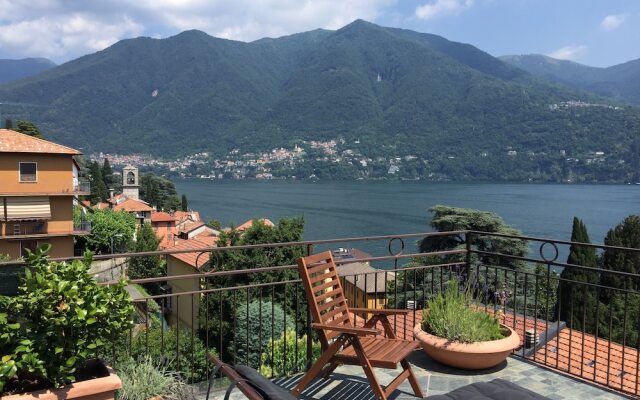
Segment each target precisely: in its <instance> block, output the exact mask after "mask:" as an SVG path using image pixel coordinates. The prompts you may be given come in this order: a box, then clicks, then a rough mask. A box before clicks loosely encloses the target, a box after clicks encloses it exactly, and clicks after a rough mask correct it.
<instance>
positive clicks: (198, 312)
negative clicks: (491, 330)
mask: <svg viewBox="0 0 640 400" xmlns="http://www.w3.org/2000/svg"><path fill="white" fill-rule="evenodd" d="M425 238H426V240H425V241H423V242H422V246H417V245H415V243H414V242H416V241H422V240H423V239H425ZM443 238H446V239H447V240H441V239H443ZM363 242H373V243H375V244H379V246H376V247H377V248H379V251H378V252H377V253H375V254H373V255H371V256H370V257H366V258H357V259H353V258H351V259H337V262H338V264H339V265H342V267H341V276H342V279H343V285H344V288H345V290H346V291H347V297H348V299H349V303H350V305H352V306H360V307H362V306H364V307H366V306H377V307H387V308H408V309H412V310H413V312H412V313H409V315H407V316H402V317H393V318H392V320H391V323H392V325H393V327H394V329H395V330H396V334H397V335H398V336H399V337H403V338H407V339H412V338H413V327H414V326H415V325H416V324H418V323H420V321H421V316H422V309H424V307H425V306H426V304H427V302H428V300H429V299H430V298H431V297H432V296H433V295H434V294H437V293H439V292H440V291H442V290H443V289H444V288H445V285H447V283H448V282H450V281H456V282H457V283H458V286H459V287H460V288H466V289H469V290H471V292H472V293H473V299H474V302H473V304H472V306H473V307H477V308H480V309H483V310H485V311H486V312H488V313H491V314H495V315H497V316H498V318H500V319H501V321H502V323H504V324H506V325H508V326H510V327H512V328H513V329H514V330H516V331H517V332H518V333H519V334H520V336H521V339H522V346H521V347H520V348H519V349H517V350H516V351H515V352H514V356H515V357H521V358H526V359H528V360H530V361H533V362H535V363H538V364H539V365H540V366H541V367H544V368H550V369H554V370H558V371H561V372H563V373H566V374H570V375H572V376H575V377H578V378H580V379H583V380H585V381H591V382H594V383H597V384H599V385H603V386H606V387H608V388H611V389H613V390H617V391H620V392H623V393H625V394H628V395H633V396H637V395H640V390H639V388H638V383H639V382H640V380H639V379H638V378H639V373H640V371H639V368H638V362H639V361H640V359H639V357H640V356H639V355H640V352H639V351H638V350H639V349H640V289H639V285H640V276H639V275H637V274H634V273H631V272H625V271H616V270H615V269H610V270H609V269H602V268H600V267H601V266H600V265H590V266H587V265H571V264H567V263H566V262H563V261H562V260H559V254H568V253H569V251H568V250H569V248H570V247H571V246H574V248H577V247H582V248H591V249H594V250H595V251H596V252H597V253H598V255H599V256H601V258H603V259H604V258H606V257H609V256H612V255H614V254H615V255H616V257H618V258H616V259H618V260H622V261H620V262H623V261H624V260H625V259H626V258H629V257H631V258H632V259H633V260H635V259H640V250H639V249H629V248H621V247H612V246H602V245H591V244H581V243H572V242H568V241H560V240H550V239H542V238H536V237H525V236H513V235H500V234H492V233H484V232H474V231H456V232H441V233H416V234H407V235H390V236H377V237H357V238H344V239H331V240H320V241H303V242H291V243H277V244H265V245H250V246H236V247H211V248H200V249H188V250H180V251H175V250H174V251H172V250H165V251H160V252H148V253H135V254H134V253H127V254H114V255H108V256H96V257H95V258H96V259H109V258H113V257H126V258H128V259H129V260H130V263H135V260H136V259H140V258H143V257H154V258H157V259H159V260H160V261H161V262H163V263H165V264H166V265H167V266H168V271H169V272H171V273H172V274H170V275H167V276H162V277H158V278H147V279H137V280H133V281H131V283H133V284H136V285H139V293H138V295H137V296H135V298H134V302H135V304H136V310H137V315H136V318H137V322H138V326H137V327H136V328H135V329H133V330H132V331H131V332H130V334H129V335H127V337H126V338H123V343H121V344H118V345H117V346H114V349H113V352H112V354H110V357H111V358H112V361H113V362H114V363H116V365H117V362H118V360H119V359H120V358H121V357H125V356H128V355H133V356H141V355H150V356H151V357H153V358H158V360H162V361H163V362H164V363H165V364H166V365H169V367H170V368H171V369H174V370H176V371H178V372H180V373H181V374H182V375H183V376H184V377H185V378H186V379H188V380H190V381H194V382H195V381H199V380H203V379H204V378H205V377H206V376H207V373H208V372H209V368H210V366H209V365H208V363H207V361H206V357H205V353H206V352H207V351H212V352H215V353H216V354H217V355H219V356H220V357H221V358H222V359H223V360H226V361H230V362H234V363H235V362H241V363H243V364H249V365H251V366H253V367H255V368H259V369H261V370H262V372H263V373H264V374H266V375H268V376H278V375H290V374H294V373H297V372H300V371H302V370H304V369H305V368H306V367H308V366H309V365H310V363H311V361H312V359H313V357H314V355H317V352H318V349H317V344H316V342H315V341H314V336H313V332H312V331H311V327H310V317H309V314H308V309H307V306H306V296H305V293H304V290H303V287H302V285H301V283H300V280H299V277H298V275H297V270H296V266H295V265H294V260H295V257H297V256H303V255H308V254H312V253H314V252H318V251H321V250H322V249H334V248H337V247H338V246H339V247H358V244H359V243H363ZM426 242H431V247H429V246H426V245H425V243H426ZM445 242H446V243H448V245H449V246H450V245H451V243H454V244H455V248H450V247H446V246H442V245H441V244H442V243H445ZM438 243H440V245H438ZM438 246H440V247H438ZM369 247H371V246H369ZM420 248H422V249H423V250H429V249H431V250H433V251H422V252H421V251H420V250H419V249H420ZM513 248H517V249H520V250H522V249H525V250H524V251H511V250H510V249H513ZM531 248H535V249H537V254H534V255H532V254H529V253H531V252H530V251H526V249H531ZM434 249H435V250H434ZM184 253H192V255H193V256H194V257H191V258H190V260H191V261H190V262H191V265H189V263H187V262H185V261H184V260H183V259H182V258H180V257H176V255H179V254H184ZM625 257H626V258H625ZM614 258H615V257H614ZM193 260H195V262H194V261H193ZM627 261H628V260H627ZM363 262H365V263H370V265H371V266H373V267H374V269H370V270H367V271H366V272H359V273H355V272H352V271H350V270H349V264H353V263H363ZM624 262H626V261H624ZM129 267H131V264H130V265H129ZM186 267H189V268H191V271H192V273H184V272H181V273H179V274H178V273H177V272H176V271H184V270H185V268H186ZM1 268H2V265H1V264H0V269H1ZM563 269H565V270H566V271H573V272H574V273H572V274H571V273H567V272H565V273H564V274H563V273H561V271H562V270H563ZM123 272H124V273H126V269H125V270H123ZM578 272H580V273H578ZM105 284H109V282H106V283H105ZM363 318H366V315H358V316H356V323H361V321H362V320H363ZM525 338H527V339H528V340H525Z"/></svg>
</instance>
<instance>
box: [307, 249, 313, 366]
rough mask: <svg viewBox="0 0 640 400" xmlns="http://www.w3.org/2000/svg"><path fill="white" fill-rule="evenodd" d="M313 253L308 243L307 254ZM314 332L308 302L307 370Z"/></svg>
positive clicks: (311, 361)
mask: <svg viewBox="0 0 640 400" xmlns="http://www.w3.org/2000/svg"><path fill="white" fill-rule="evenodd" d="M312 254H313V245H312V244H308V245H307V256H310V255H312ZM312 334H313V331H312V330H311V308H310V307H309V304H307V367H306V370H307V371H308V370H309V368H311V366H312V365H313V337H312Z"/></svg>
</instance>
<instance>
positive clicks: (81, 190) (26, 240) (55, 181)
mask: <svg viewBox="0 0 640 400" xmlns="http://www.w3.org/2000/svg"><path fill="white" fill-rule="evenodd" d="M79 154H81V153H80V152H79V151H78V150H75V149H72V148H70V147H66V146H62V145H59V144H56V143H53V142H49V141H46V140H42V139H37V138H34V137H31V136H29V135H25V134H22V133H19V132H15V131H12V130H9V129H0V254H5V255H6V254H8V255H9V257H10V258H11V259H16V258H19V257H21V256H23V255H24V254H25V251H26V249H30V250H33V249H35V248H37V247H38V246H40V245H42V244H44V243H49V244H51V246H52V248H51V252H50V253H49V254H50V256H51V257H71V256H73V243H74V240H73V239H74V236H76V235H83V234H87V233H89V224H88V223H86V222H82V223H75V224H74V219H73V204H74V199H75V198H76V196H78V195H88V194H89V184H88V182H83V181H81V180H80V178H79V167H78V164H77V162H76V160H75V159H74V156H77V155H79Z"/></svg>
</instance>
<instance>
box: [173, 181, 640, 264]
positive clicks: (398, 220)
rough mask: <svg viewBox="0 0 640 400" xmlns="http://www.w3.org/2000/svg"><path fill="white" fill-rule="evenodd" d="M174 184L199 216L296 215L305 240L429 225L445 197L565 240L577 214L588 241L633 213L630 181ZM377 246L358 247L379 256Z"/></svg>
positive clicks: (637, 200) (638, 195) (637, 194)
mask: <svg viewBox="0 0 640 400" xmlns="http://www.w3.org/2000/svg"><path fill="white" fill-rule="evenodd" d="M176 188H177V190H178V192H179V193H185V194H186V195H187V197H188V199H189V206H190V207H191V208H193V209H194V210H198V211H200V213H201V214H202V217H203V218H204V219H205V220H207V219H212V218H215V219H218V220H220V221H221V222H222V223H223V225H224V226H228V225H230V224H234V225H238V224H241V223H243V222H244V221H246V220H247V219H251V218H258V217H266V218H269V219H271V220H272V221H274V222H276V221H277V220H278V219H279V218H281V217H283V216H303V217H304V219H305V239H308V240H314V239H330V238H341V237H354V236H373V235H390V234H401V233H415V232H426V231H430V230H432V229H431V228H430V227H429V220H430V218H431V215H430V213H429V212H428V209H429V207H431V206H433V205H436V204H445V205H451V206H457V207H470V208H476V209H481V210H487V211H493V212H496V213H497V214H498V215H500V216H501V217H502V218H503V219H504V220H505V222H507V223H508V224H510V225H512V226H514V227H516V228H518V229H520V230H521V231H522V232H523V233H524V234H525V235H528V236H539V237H544V238H551V239H561V240H569V239H570V236H571V225H572V220H573V217H574V216H577V217H579V218H581V219H583V220H584V222H585V223H586V225H587V228H588V230H589V235H590V237H591V241H592V242H593V243H602V242H603V240H604V236H605V234H606V233H607V231H608V230H609V229H611V228H612V227H613V226H615V225H616V224H618V223H619V222H621V221H622V220H623V219H624V218H625V217H626V216H628V215H630V214H639V213H640V186H637V185H551V184H549V185H547V184H490V183H429V182H397V181H392V182H382V181H375V182H362V181H358V182H322V183H310V182H295V181H207V180H181V181H176ZM381 246H382V247H384V250H385V251H386V243H385V244H384V245H381ZM381 246H376V247H377V249H374V248H373V247H372V246H371V245H370V244H369V245H367V244H364V245H363V246H359V247H362V248H363V249H364V250H368V251H370V252H372V253H374V254H380V255H382V253H384V252H382V253H381V251H377V250H380V249H379V248H380V247H381ZM562 253H564V251H563V252H562ZM564 257H566V255H565V256H564ZM562 261H564V260H562Z"/></svg>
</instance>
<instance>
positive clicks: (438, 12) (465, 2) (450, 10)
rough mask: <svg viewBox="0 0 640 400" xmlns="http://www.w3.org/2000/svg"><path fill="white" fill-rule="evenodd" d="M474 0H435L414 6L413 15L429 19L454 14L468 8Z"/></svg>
mask: <svg viewBox="0 0 640 400" xmlns="http://www.w3.org/2000/svg"><path fill="white" fill-rule="evenodd" d="M474 1H475V0H435V1H431V2H429V3H425V4H423V5H421V6H418V7H416V11H415V15H416V17H418V18H420V19H431V18H434V17H438V16H443V15H456V14H459V13H460V12H461V11H463V10H466V9H467V8H470V7H471V6H472V5H473V3H474Z"/></svg>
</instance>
